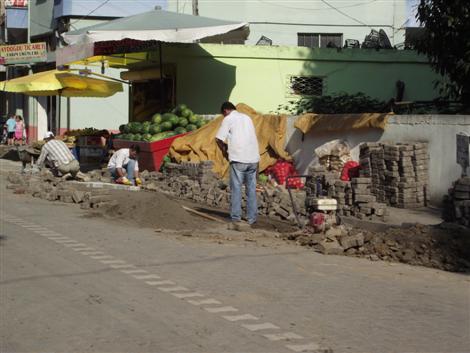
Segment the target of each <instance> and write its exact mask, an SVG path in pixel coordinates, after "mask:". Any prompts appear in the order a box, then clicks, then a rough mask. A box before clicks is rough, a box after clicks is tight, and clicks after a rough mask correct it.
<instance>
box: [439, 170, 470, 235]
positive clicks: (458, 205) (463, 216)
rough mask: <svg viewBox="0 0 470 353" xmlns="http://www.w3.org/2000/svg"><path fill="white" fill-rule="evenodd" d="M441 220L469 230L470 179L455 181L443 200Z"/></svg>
mask: <svg viewBox="0 0 470 353" xmlns="http://www.w3.org/2000/svg"><path fill="white" fill-rule="evenodd" d="M443 211H444V214H443V218H444V219H445V220H446V221H448V222H457V223H459V224H462V225H464V226H466V227H469V228H470V177H468V176H467V177H463V178H461V179H459V180H457V181H456V182H455V183H454V184H453V186H452V188H451V189H450V190H449V194H448V195H446V196H445V198H444V208H443Z"/></svg>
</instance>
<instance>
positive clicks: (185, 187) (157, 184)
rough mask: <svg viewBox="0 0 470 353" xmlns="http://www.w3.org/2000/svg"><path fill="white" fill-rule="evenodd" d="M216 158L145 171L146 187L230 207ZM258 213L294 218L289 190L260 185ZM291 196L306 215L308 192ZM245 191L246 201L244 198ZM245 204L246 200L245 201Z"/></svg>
mask: <svg viewBox="0 0 470 353" xmlns="http://www.w3.org/2000/svg"><path fill="white" fill-rule="evenodd" d="M212 168H213V162H212V161H203V162H200V163H190V162H183V163H179V164H177V163H168V164H166V165H165V169H164V171H163V172H162V173H160V172H150V173H149V172H143V173H142V175H141V176H142V178H143V179H144V184H143V187H144V188H145V189H147V190H152V191H157V190H158V191H160V192H162V193H165V194H167V195H170V196H173V197H178V198H181V199H186V200H190V201H193V202H196V203H200V204H205V205H208V206H211V207H216V208H219V209H225V210H227V209H229V207H230V185H229V184H228V183H226V182H225V181H224V180H220V179H219V178H217V177H216V176H215V175H214V173H213V172H212ZM257 195H258V213H259V214H260V215H266V216H269V217H273V218H277V219H282V220H289V221H295V214H294V211H293V207H292V202H291V200H290V197H289V194H288V192H287V191H286V190H285V189H284V188H282V187H273V186H265V187H262V189H259V190H258V192H257ZM292 196H293V198H294V202H295V203H296V206H297V211H298V212H299V215H300V216H301V217H302V218H303V219H306V218H307V210H306V208H305V192H304V191H299V190H293V191H292ZM245 197H246V196H245V195H244V193H243V201H245ZM244 204H245V202H244Z"/></svg>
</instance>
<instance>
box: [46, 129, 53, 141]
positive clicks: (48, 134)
mask: <svg viewBox="0 0 470 353" xmlns="http://www.w3.org/2000/svg"><path fill="white" fill-rule="evenodd" d="M51 137H54V134H53V133H52V131H48V132H46V133H45V134H44V140H46V139H49V138H51Z"/></svg>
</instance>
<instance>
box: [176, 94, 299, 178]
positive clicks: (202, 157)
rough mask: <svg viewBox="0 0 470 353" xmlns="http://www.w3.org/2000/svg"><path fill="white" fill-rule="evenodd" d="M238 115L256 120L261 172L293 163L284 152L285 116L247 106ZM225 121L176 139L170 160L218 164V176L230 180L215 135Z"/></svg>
mask: <svg viewBox="0 0 470 353" xmlns="http://www.w3.org/2000/svg"><path fill="white" fill-rule="evenodd" d="M237 111H239V112H241V113H245V114H246V115H248V116H250V117H251V118H252V119H253V124H254V126H255V129H256V135H257V137H258V144H259V150H260V155H261V160H260V171H263V170H265V169H266V168H268V167H270V166H272V165H274V164H275V163H276V161H277V160H278V159H279V158H282V159H285V160H291V157H290V156H289V154H288V153H287V152H286V151H285V150H284V143H285V139H286V125H287V117H286V116H285V115H262V114H259V113H258V112H256V111H255V110H254V109H253V108H251V107H249V106H247V105H246V104H243V103H240V104H238V105H237ZM223 118H224V117H223V116H220V117H218V118H216V119H215V120H213V121H211V122H210V123H209V124H207V125H205V126H203V127H202V128H201V129H199V130H197V131H195V132H193V133H191V134H188V135H186V136H183V137H180V138H178V139H176V140H175V141H174V142H173V144H172V145H171V147H170V152H169V155H170V157H171V158H172V159H174V160H176V161H177V162H189V161H191V162H199V161H207V160H211V161H214V169H213V170H214V172H215V173H217V174H218V175H219V176H221V177H227V176H228V167H229V163H228V161H227V160H226V159H225V158H224V156H223V155H222V152H221V151H220V149H219V147H218V146H217V143H216V142H215V135H216V134H217V131H218V130H219V127H220V125H221V123H222V120H223Z"/></svg>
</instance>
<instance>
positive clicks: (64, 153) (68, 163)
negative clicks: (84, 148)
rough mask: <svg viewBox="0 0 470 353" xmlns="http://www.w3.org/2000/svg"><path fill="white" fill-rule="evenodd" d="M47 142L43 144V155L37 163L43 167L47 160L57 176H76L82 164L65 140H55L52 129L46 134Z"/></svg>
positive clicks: (45, 139)
mask: <svg viewBox="0 0 470 353" xmlns="http://www.w3.org/2000/svg"><path fill="white" fill-rule="evenodd" d="M44 141H46V144H45V145H44V146H42V149H41V155H40V156H39V158H38V161H37V164H38V166H39V167H43V166H44V165H45V164H46V162H47V164H48V166H49V168H51V170H52V172H53V173H54V175H56V176H62V177H64V178H67V177H68V176H69V175H71V176H72V177H74V178H75V177H76V176H77V174H78V173H79V171H80V164H79V163H78V161H77V160H76V159H75V157H74V156H73V154H72V152H70V150H69V148H68V147H67V145H66V144H65V143H64V141H61V140H55V139H54V134H53V133H52V132H51V131H48V132H46V134H45V135H44Z"/></svg>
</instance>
